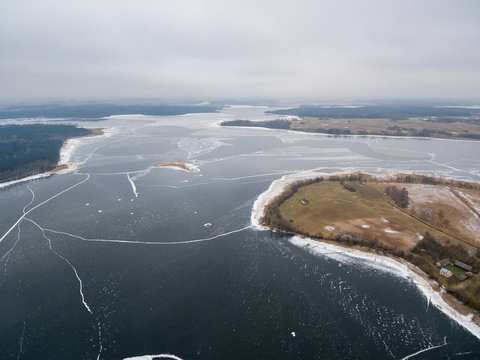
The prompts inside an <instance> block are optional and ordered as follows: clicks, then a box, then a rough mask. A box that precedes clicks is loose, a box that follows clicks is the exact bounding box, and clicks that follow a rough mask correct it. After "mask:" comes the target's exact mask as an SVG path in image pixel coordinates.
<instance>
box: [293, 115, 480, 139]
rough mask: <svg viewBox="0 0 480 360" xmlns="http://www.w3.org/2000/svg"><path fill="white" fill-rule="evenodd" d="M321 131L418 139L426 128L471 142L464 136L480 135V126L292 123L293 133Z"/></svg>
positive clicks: (412, 122) (419, 121)
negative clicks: (342, 130) (330, 130)
mask: <svg viewBox="0 0 480 360" xmlns="http://www.w3.org/2000/svg"><path fill="white" fill-rule="evenodd" d="M459 120H460V119H459ZM462 120H464V119H462ZM319 129H344V130H347V129H348V130H350V134H351V135H386V136H416V134H417V133H419V132H421V131H422V130H424V129H425V130H428V131H432V132H434V133H433V134H431V135H430V136H431V137H436V138H456V139H468V137H466V136H465V135H466V134H468V135H470V136H471V135H473V134H475V135H480V124H478V123H477V124H468V123H464V122H452V123H442V122H434V121H425V120H424V119H423V118H409V119H408V120H398V121H393V120H391V119H318V118H314V117H305V118H303V119H302V120H293V121H292V123H291V130H298V131H307V132H317V131H318V130H319ZM443 132H445V133H443ZM470 140H471V138H470Z"/></svg>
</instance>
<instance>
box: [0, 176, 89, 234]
mask: <svg viewBox="0 0 480 360" xmlns="http://www.w3.org/2000/svg"><path fill="white" fill-rule="evenodd" d="M88 179H90V175H89V174H87V177H86V178H85V179H84V180H82V181H80V182H79V183H76V184H75V185H72V186H70V187H68V188H66V189H65V190H62V191H60V192H59V193H57V194H55V195H53V196H52V197H49V198H48V199H47V200H44V201H42V202H41V203H40V204H38V205H35V206H34V207H33V208H31V209H30V210H28V211H26V212H24V213H23V215H22V216H20V218H18V220H17V221H16V222H15V224H13V225H12V227H11V228H10V229H8V230H7V232H6V233H5V234H3V236H2V237H1V238H0V242H2V241H3V239H5V238H6V237H7V235H8V234H10V232H11V231H12V230H13V229H15V227H16V226H17V225H18V224H19V223H20V222H21V221H22V220H23V219H24V218H25V216H27V215H28V214H29V213H30V212H32V211H33V210H35V209H38V208H39V207H40V206H42V205H44V204H46V203H47V202H49V201H51V200H53V199H55V198H56V197H58V196H60V195H62V194H64V193H66V192H67V191H70V190H72V189H73V188H76V187H77V186H79V185H81V184H83V183H84V182H86V181H87V180H88ZM24 209H25V208H24Z"/></svg>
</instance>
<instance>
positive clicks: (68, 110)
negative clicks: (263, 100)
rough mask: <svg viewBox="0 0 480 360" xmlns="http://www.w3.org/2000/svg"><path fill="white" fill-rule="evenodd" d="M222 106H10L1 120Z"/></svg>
mask: <svg viewBox="0 0 480 360" xmlns="http://www.w3.org/2000/svg"><path fill="white" fill-rule="evenodd" d="M219 109H221V106H213V105H116V104H85V105H76V106H66V105H37V106H10V107H5V108H3V109H0V119H21V118H35V117H46V118H69V119H99V118H102V117H106V116H111V115H125V114H143V115H182V114H187V113H207V112H216V111H218V110H219Z"/></svg>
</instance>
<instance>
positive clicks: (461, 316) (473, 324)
mask: <svg viewBox="0 0 480 360" xmlns="http://www.w3.org/2000/svg"><path fill="white" fill-rule="evenodd" d="M350 172H351V171H345V172H336V173H331V174H326V173H321V172H316V171H306V172H301V173H296V174H291V175H285V176H283V177H281V178H280V179H278V180H275V181H273V182H272V183H271V184H270V186H269V188H268V189H267V190H266V191H265V192H263V193H262V194H260V196H259V197H258V198H257V199H256V200H255V202H254V204H253V207H252V213H251V216H250V220H251V224H252V227H254V228H256V229H257V230H271V231H277V230H273V229H271V228H269V227H267V226H264V225H262V224H261V221H260V220H261V219H262V217H263V216H264V214H265V210H266V208H267V206H268V205H269V203H270V202H271V201H272V200H273V199H274V198H275V197H277V196H278V195H280V194H281V193H282V192H283V191H284V190H285V188H286V187H287V186H288V185H290V184H292V183H294V182H296V181H299V180H306V179H311V178H315V177H318V176H325V175H341V174H347V173H350ZM288 241H289V242H290V243H291V244H292V245H294V246H297V247H301V248H303V249H304V250H306V251H309V252H310V253H312V254H315V255H317V256H326V257H328V258H332V259H334V260H337V261H343V262H347V261H348V260H350V261H352V260H353V261H356V262H361V263H364V264H365V265H366V266H370V267H377V268H379V269H380V270H382V271H387V272H390V273H393V274H394V275H396V276H399V277H401V278H403V279H407V280H409V281H412V282H413V283H414V284H415V286H416V287H417V288H418V289H419V290H420V292H421V293H422V294H423V295H424V296H425V297H426V298H427V301H428V302H429V303H430V302H431V303H432V304H433V305H434V306H435V307H436V308H437V309H439V310H440V311H441V312H443V313H444V314H445V315H447V316H448V317H450V318H451V319H453V320H455V321H456V322H457V323H458V324H459V325H461V326H462V327H463V328H465V329H466V330H467V331H469V332H470V333H471V334H473V335H474V336H475V337H477V338H478V339H480V318H479V317H478V316H475V315H474V313H475V310H473V309H471V308H469V307H467V306H466V305H464V304H462V303H461V302H459V301H458V300H457V299H455V298H454V297H453V296H452V295H449V294H447V293H446V292H445V291H444V290H443V289H442V288H441V287H440V285H439V284H438V283H436V282H435V281H434V280H432V279H430V278H429V277H428V276H427V274H425V273H424V272H423V271H422V270H420V269H419V268H417V267H416V266H414V265H413V264H411V263H409V262H407V261H406V260H403V259H399V258H394V257H392V256H386V255H380V254H378V253H377V252H375V251H374V250H373V249H368V248H363V247H353V246H349V247H347V246H341V245H340V244H337V243H333V242H331V241H327V240H322V241H318V240H314V239H311V238H309V237H305V236H302V235H300V234H295V235H294V236H292V237H291V238H290V239H289V240H288ZM378 260H380V262H378ZM387 265H388V266H387Z"/></svg>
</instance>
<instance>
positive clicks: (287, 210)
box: [261, 173, 480, 311]
mask: <svg viewBox="0 0 480 360" xmlns="http://www.w3.org/2000/svg"><path fill="white" fill-rule="evenodd" d="M479 209H480V184H477V183H472V182H466V181H456V180H448V179H443V178H434V177H428V176H422V175H409V174H399V175H395V176H392V177H388V178H386V177H382V178H380V177H378V178H377V177H375V176H372V175H368V174H363V173H356V174H347V175H332V176H326V177H317V178H314V179H308V180H300V181H297V182H295V183H292V184H290V185H289V186H287V187H286V188H285V189H284V191H283V192H282V193H281V194H280V195H279V196H277V197H276V198H274V199H273V200H272V201H271V202H270V203H269V204H268V205H267V207H266V209H265V212H264V216H263V218H262V220H261V222H262V224H263V225H265V226H268V227H270V228H273V229H277V230H281V231H284V232H288V233H296V234H300V235H305V236H308V237H311V238H313V239H316V240H320V241H333V242H336V243H339V244H341V245H344V246H353V247H357V248H360V249H364V250H366V249H368V250H369V251H372V250H373V251H376V252H379V253H381V254H387V255H391V256H394V257H397V258H402V259H405V260H407V261H408V262H410V263H411V264H413V265H415V266H417V267H418V268H420V269H421V270H422V271H423V272H425V273H426V274H428V276H429V277H430V278H431V279H434V280H435V281H436V282H437V283H438V284H439V285H440V286H442V287H443V288H444V289H445V290H446V291H447V292H448V293H450V294H451V295H453V296H454V297H456V298H457V299H459V300H461V301H462V302H463V303H464V304H466V305H467V306H469V307H470V308H472V309H475V310H477V311H478V310H480V275H478V272H479V270H480V251H479V249H480V237H479V236H478V234H479V233H480V218H479V215H480V214H479ZM442 260H444V262H443V263H441V261H442ZM446 260H448V261H446ZM456 261H460V262H462V263H464V264H467V265H468V266H471V269H470V271H467V270H465V269H461V268H459V267H458V266H456V265H455V262H456ZM440 263H441V264H440ZM442 267H446V268H447V269H448V270H450V271H451V272H452V276H450V277H445V276H443V275H441V274H440V269H441V268H442Z"/></svg>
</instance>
